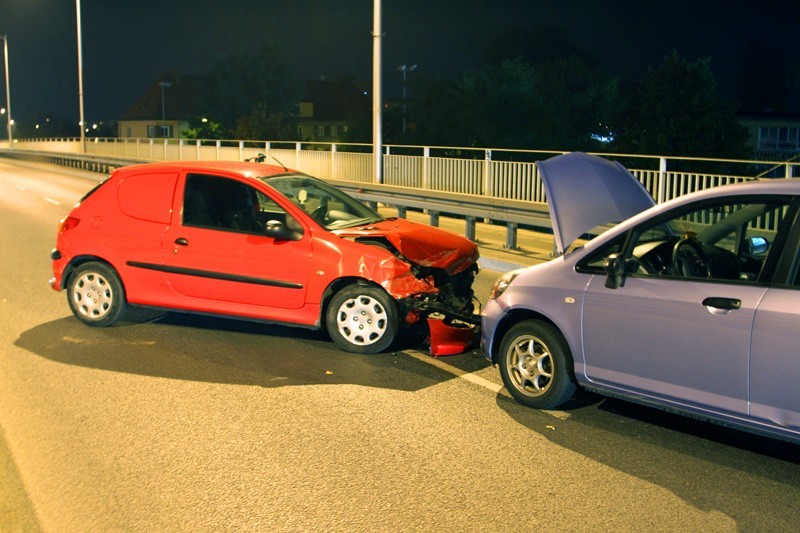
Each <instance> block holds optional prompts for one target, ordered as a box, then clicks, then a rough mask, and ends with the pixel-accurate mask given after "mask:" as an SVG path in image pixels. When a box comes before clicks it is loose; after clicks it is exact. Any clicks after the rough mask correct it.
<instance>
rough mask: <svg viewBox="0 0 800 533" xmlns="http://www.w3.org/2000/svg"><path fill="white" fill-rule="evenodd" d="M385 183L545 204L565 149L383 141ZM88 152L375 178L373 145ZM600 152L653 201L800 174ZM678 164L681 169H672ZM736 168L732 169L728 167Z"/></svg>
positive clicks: (96, 143)
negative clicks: (553, 161)
mask: <svg viewBox="0 0 800 533" xmlns="http://www.w3.org/2000/svg"><path fill="white" fill-rule="evenodd" d="M14 148H15V149H22V150H40V151H56V152H71V153H81V152H84V151H83V150H81V146H80V141H79V140H76V139H46V140H18V141H15V142H14ZM384 150H385V152H384V155H383V180H382V183H384V184H387V185H396V186H401V187H409V188H413V189H417V190H420V191H424V190H431V191H441V192H451V193H459V194H469V195H476V196H483V197H487V198H489V199H492V198H501V199H510V200H522V201H528V202H539V203H544V202H545V201H546V199H545V197H544V190H543V188H542V184H541V180H540V179H539V176H538V173H537V170H536V165H535V164H534V162H535V161H536V160H539V159H546V158H548V157H552V156H553V155H557V154H559V153H564V152H550V151H539V150H506V149H487V148H461V147H428V146H396V145H385V146H384ZM85 153H86V155H92V156H108V157H114V158H126V159H135V160H143V161H163V160H187V161H195V160H233V161H242V160H244V159H247V158H251V157H255V156H257V155H258V154H259V153H263V154H266V155H267V157H268V158H269V159H272V160H274V161H278V162H280V164H283V165H286V166H287V167H290V168H294V169H296V170H300V171H303V172H307V173H308V174H311V175H314V176H316V177H319V178H322V179H331V180H339V181H350V182H363V183H374V182H375V179H374V176H373V172H374V170H373V164H372V157H373V156H372V146H371V145H368V144H326V143H302V142H285V141H280V142H269V141H266V142H263V141H218V140H189V139H137V138H96V139H95V138H92V139H88V140H87V141H86V145H85ZM597 155H601V156H606V157H610V158H613V159H617V160H624V161H625V162H626V166H628V168H630V170H631V172H632V173H633V174H634V175H635V176H636V177H637V179H639V180H640V181H641V182H642V184H643V185H644V186H645V187H646V188H647V190H648V191H649V192H650V193H651V194H652V195H653V197H654V198H655V199H656V201H657V202H659V203H661V202H664V201H666V200H669V199H672V198H675V197H677V196H681V195H684V194H687V193H690V192H694V191H698V190H702V189H706V188H709V187H716V186H719V185H725V184H728V183H736V182H741V181H746V180H750V179H755V178H757V177H759V176H762V175H767V174H768V175H769V176H770V177H780V178H791V177H797V176H800V163H798V162H794V161H754V160H720V159H710V158H676V157H665V156H641V155H627V154H603V153H597ZM715 166H716V167H719V168H725V169H726V172H723V173H709V172H699V171H698V172H693V171H691V170H686V169H691V168H692V167H695V168H703V167H715ZM670 167H680V168H682V169H683V170H681V171H677V170H671V169H670ZM731 169H734V172H731Z"/></svg>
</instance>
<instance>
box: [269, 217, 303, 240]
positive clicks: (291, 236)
mask: <svg viewBox="0 0 800 533" xmlns="http://www.w3.org/2000/svg"><path fill="white" fill-rule="evenodd" d="M264 235H266V236H267V237H272V238H273V239H275V240H276V241H296V240H297V234H296V233H295V232H294V231H292V230H291V229H289V228H287V227H286V224H284V223H283V222H279V221H277V220H268V221H267V224H266V226H264Z"/></svg>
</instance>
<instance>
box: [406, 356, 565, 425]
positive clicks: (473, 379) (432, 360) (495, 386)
mask: <svg viewBox="0 0 800 533" xmlns="http://www.w3.org/2000/svg"><path fill="white" fill-rule="evenodd" d="M402 353H404V354H406V355H410V356H411V357H413V358H414V359H416V360H417V361H422V362H423V363H427V364H429V365H431V366H435V367H436V368H438V369H440V370H444V371H445V372H447V373H448V374H452V375H454V376H456V377H457V378H461V379H464V380H466V381H469V382H470V383H474V384H475V385H478V386H479V387H483V388H484V389H488V390H490V391H492V392H494V393H495V394H500V395H502V396H505V397H506V398H511V394H509V393H508V391H507V390H506V388H505V387H504V386H503V385H500V384H499V383H494V382H493V381H489V380H488V379H485V378H482V377H480V376H476V375H475V374H471V373H469V372H465V371H463V370H461V369H460V368H458V367H455V366H453V365H450V364H447V363H445V362H444V361H442V360H441V359H437V358H436V357H431V356H430V355H427V354H424V353H422V352H417V351H415V350H404V351H403V352H402ZM540 412H542V413H545V414H548V415H550V416H552V417H554V418H558V419H559V420H567V419H568V418H569V417H570V413H567V412H565V411H555V410H544V409H542V410H540Z"/></svg>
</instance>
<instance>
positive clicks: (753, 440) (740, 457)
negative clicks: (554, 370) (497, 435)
mask: <svg viewBox="0 0 800 533" xmlns="http://www.w3.org/2000/svg"><path fill="white" fill-rule="evenodd" d="M497 405H498V406H499V407H500V408H501V409H503V410H504V411H505V412H506V413H507V414H508V415H509V416H510V417H511V418H512V419H514V420H515V421H516V422H517V423H519V424H521V425H522V426H524V427H526V428H528V429H530V430H531V431H532V432H535V433H537V434H539V435H541V436H543V437H545V438H547V439H548V440H549V441H551V442H553V443H555V444H557V445H559V446H561V447H564V448H566V449H569V450H572V451H574V452H576V453H578V454H580V455H582V456H584V457H586V458H588V459H591V460H593V461H596V462H599V463H602V464H605V465H607V466H608V467H610V468H612V469H614V470H616V471H619V472H624V473H626V474H628V475H630V476H634V477H636V478H639V479H641V480H644V481H646V482H648V483H653V484H655V485H657V486H659V487H663V488H664V489H666V490H668V491H670V492H672V493H674V494H675V495H677V496H678V497H680V498H682V499H683V500H684V501H686V502H687V503H689V504H691V505H693V506H694V507H696V508H698V509H700V510H702V511H704V512H706V513H708V512H711V511H714V512H718V513H722V514H724V515H726V516H729V517H731V518H732V519H733V520H735V521H736V527H737V528H738V529H739V530H743V531H749V530H750V531H752V530H755V531H760V530H767V529H770V530H775V531H779V530H787V531H788V530H792V529H794V528H796V524H797V523H798V521H800V508H798V507H797V505H796V503H797V502H798V501H800V446H798V445H795V444H792V443H788V442H784V441H779V440H775V439H770V438H767V437H761V436H757V435H752V434H750V433H745V432H741V431H738V430H734V429H729V428H725V427H722V426H719V425H715V424H711V423H708V422H704V421H700V420H695V419H691V418H687V417H685V416H681V415H676V414H672V413H667V412H664V411H661V410H658V409H653V408H650V407H645V406H640V405H638V404H633V403H630V402H625V401H622V400H615V399H610V398H604V397H601V396H598V395H596V394H593V393H590V392H586V391H578V394H577V395H576V398H575V399H574V400H572V401H571V403H569V404H567V405H565V406H564V407H565V409H563V411H562V413H564V414H565V415H566V416H563V419H560V418H555V417H554V416H552V415H551V414H548V413H547V412H543V411H538V410H535V409H529V408H527V407H524V406H522V405H519V404H518V403H516V402H515V401H513V400H512V399H510V398H508V397H506V396H504V395H498V396H497ZM765 517H766V518H765Z"/></svg>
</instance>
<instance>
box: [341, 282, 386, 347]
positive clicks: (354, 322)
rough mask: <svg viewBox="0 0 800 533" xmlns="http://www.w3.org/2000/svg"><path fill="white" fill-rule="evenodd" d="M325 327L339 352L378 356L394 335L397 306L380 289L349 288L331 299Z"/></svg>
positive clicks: (370, 287) (363, 286) (366, 287)
mask: <svg viewBox="0 0 800 533" xmlns="http://www.w3.org/2000/svg"><path fill="white" fill-rule="evenodd" d="M325 325H326V327H327V329H328V334H329V335H330V337H331V339H332V340H333V342H335V343H336V345H337V346H339V347H340V348H341V349H343V350H345V351H348V352H354V353H365V354H366V353H379V352H382V351H384V350H386V349H387V348H388V347H389V346H390V345H391V344H392V342H394V339H395V337H396V336H397V330H398V316H397V305H396V304H395V301H394V300H393V299H392V298H391V296H389V295H388V294H387V293H386V291H384V290H383V289H381V288H379V287H373V286H369V285H359V284H354V285H348V286H347V287H345V288H343V289H342V290H340V291H339V292H337V293H336V294H335V295H334V296H333V298H332V299H331V302H330V305H328V311H327V313H326V316H325Z"/></svg>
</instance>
